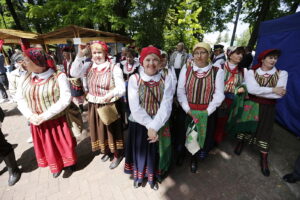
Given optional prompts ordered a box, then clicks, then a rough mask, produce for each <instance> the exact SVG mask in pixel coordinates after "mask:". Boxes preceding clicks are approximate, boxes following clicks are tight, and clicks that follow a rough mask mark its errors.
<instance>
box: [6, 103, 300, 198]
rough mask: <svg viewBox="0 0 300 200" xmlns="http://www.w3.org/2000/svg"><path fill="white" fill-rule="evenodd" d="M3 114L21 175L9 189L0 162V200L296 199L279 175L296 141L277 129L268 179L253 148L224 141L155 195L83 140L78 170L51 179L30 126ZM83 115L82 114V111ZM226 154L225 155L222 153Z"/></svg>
mask: <svg viewBox="0 0 300 200" xmlns="http://www.w3.org/2000/svg"><path fill="white" fill-rule="evenodd" d="M1 107H2V108H3V109H4V110H5V112H6V118H5V121H4V123H3V127H2V130H3V133H4V134H7V137H6V138H7V140H8V141H9V142H10V143H12V144H17V146H16V148H15V153H16V158H17V159H18V164H19V166H20V167H21V168H22V170H23V173H22V177H21V180H20V181H19V182H18V183H17V184H16V185H15V186H13V187H8V186H7V179H8V172H7V171H6V169H5V164H4V162H2V163H1V164H0V170H1V171H0V175H1V176H0V199H2V200H11V199H14V200H15V199H22V200H24V199H26V200H27V199H30V200H31V199H32V200H35V199H36V200H43V199H49V200H55V199H57V200H58V199H59V200H65V199H66V200H67V199H70V200H75V199H80V200H81V199H83V200H86V199H103V200H108V199H116V200H122V199H139V200H147V199H153V200H154V199H180V200H181V199H222V200H223V199H225V200H227V199H230V200H231V199H238V200H248V199H249V200H250V199H257V200H268V199H270V200H276V199H278V200H279V199H284V200H289V199H291V200H293V199H300V183H297V184H286V183H285V182H283V181H282V180H281V177H282V176H283V175H284V174H285V173H288V172H290V171H291V170H292V166H293V163H294V161H295V159H296V157H297V156H298V154H299V153H300V141H299V140H297V139H296V137H295V136H294V135H292V134H290V133H288V132H286V131H285V130H284V129H283V128H281V127H280V126H278V125H276V126H275V134H274V138H273V141H272V146H271V148H272V152H271V153H270V167H271V176H270V177H268V178H266V177H264V176H263V175H262V174H261V173H260V168H259V157H258V154H257V152H255V151H254V150H253V149H252V148H246V149H245V151H244V152H243V153H242V155H241V156H239V157H238V156H236V155H234V154H233V153H232V149H233V147H234V143H233V142H232V141H231V139H230V138H228V139H227V141H225V142H224V143H223V144H222V145H221V146H220V149H221V150H223V151H216V152H215V154H212V155H211V156H210V157H209V158H208V159H207V160H205V161H204V162H203V163H199V171H198V173H197V174H191V173H190V172H189V160H186V163H185V164H184V165H183V166H181V167H177V166H173V167H172V170H171V172H170V175H169V176H168V177H167V178H166V179H165V180H164V181H163V183H162V184H160V188H159V191H153V190H151V189H150V187H149V185H145V186H144V187H141V188H138V189H134V188H133V181H132V180H130V177H129V176H128V175H126V174H124V173H123V167H124V160H123V162H122V163H121V164H120V166H119V167H118V168H117V169H115V170H110V169H109V168H108V166H109V162H106V163H103V162H101V160H100V156H98V155H95V154H94V153H92V152H91V149H90V139H89V138H88V137H83V140H82V141H80V142H79V144H78V147H77V152H78V156H79V158H78V166H77V168H78V171H76V172H75V173H73V174H72V176H70V177H69V178H64V177H63V175H61V176H60V177H59V178H57V179H54V178H53V177H52V174H51V173H50V171H49V169H48V168H38V167H37V164H36V160H35V156H34V150H33V146H32V144H28V143H27V142H26V140H27V139H28V137H29V127H28V126H27V122H26V120H25V119H24V117H23V116H21V114H20V113H19V112H18V110H17V109H16V105H15V104H8V103H5V104H1ZM84 116H86V113H84ZM226 152H227V153H226Z"/></svg>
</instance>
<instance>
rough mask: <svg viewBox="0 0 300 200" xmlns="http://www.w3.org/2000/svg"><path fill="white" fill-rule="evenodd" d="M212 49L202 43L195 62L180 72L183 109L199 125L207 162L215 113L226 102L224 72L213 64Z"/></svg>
mask: <svg viewBox="0 0 300 200" xmlns="http://www.w3.org/2000/svg"><path fill="white" fill-rule="evenodd" d="M210 52H211V47H210V45H209V44H207V43H204V42H200V43H198V44H196V45H195V46H194V48H193V56H194V58H193V61H192V62H191V63H189V62H188V63H187V64H186V65H185V66H184V67H183V68H182V69H181V72H180V75H179V80H178V88H177V96H178V101H179V103H180V105H181V106H182V108H183V110H184V111H185V112H186V113H187V114H188V116H189V117H190V121H192V120H193V121H194V123H195V124H196V128H197V132H198V136H197V141H198V144H199V147H200V149H201V150H200V151H199V152H198V153H199V156H200V158H201V159H204V158H205V157H206V156H207V155H208V152H209V151H210V150H211V149H212V147H213V144H214V132H215V130H214V127H215V120H216V115H215V110H216V108H217V107H218V106H220V105H221V103H222V102H223V100H224V71H223V70H222V69H219V68H218V67H213V66H212V65H211V63H210V60H209V57H210ZM198 153H197V152H196V153H195V154H194V155H193V156H192V160H191V172H192V173H196V171H197V154H198Z"/></svg>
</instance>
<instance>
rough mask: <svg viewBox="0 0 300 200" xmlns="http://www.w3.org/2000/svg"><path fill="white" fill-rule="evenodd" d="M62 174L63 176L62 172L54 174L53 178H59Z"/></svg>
mask: <svg viewBox="0 0 300 200" xmlns="http://www.w3.org/2000/svg"><path fill="white" fill-rule="evenodd" d="M60 174H61V171H60V172H57V173H53V178H57V177H59V175H60Z"/></svg>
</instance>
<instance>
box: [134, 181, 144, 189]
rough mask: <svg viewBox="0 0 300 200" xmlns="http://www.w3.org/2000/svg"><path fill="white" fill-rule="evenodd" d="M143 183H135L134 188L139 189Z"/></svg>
mask: <svg viewBox="0 0 300 200" xmlns="http://www.w3.org/2000/svg"><path fill="white" fill-rule="evenodd" d="M141 185H142V183H139V182H138V181H133V187H134V188H139V187H141Z"/></svg>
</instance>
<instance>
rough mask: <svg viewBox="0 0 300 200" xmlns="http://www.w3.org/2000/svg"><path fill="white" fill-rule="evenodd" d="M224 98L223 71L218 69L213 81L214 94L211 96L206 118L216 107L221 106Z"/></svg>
mask: <svg viewBox="0 0 300 200" xmlns="http://www.w3.org/2000/svg"><path fill="white" fill-rule="evenodd" d="M224 98H225V95H224V71H223V70H222V69H220V68H219V70H218V73H217V76H216V80H215V92H214V94H213V99H212V101H211V102H210V103H209V104H208V107H207V114H208V116H209V115H210V114H212V113H213V112H214V111H215V110H216V109H217V107H219V106H220V105H221V103H222V102H223V100H224Z"/></svg>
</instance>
